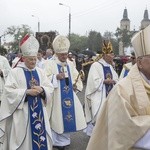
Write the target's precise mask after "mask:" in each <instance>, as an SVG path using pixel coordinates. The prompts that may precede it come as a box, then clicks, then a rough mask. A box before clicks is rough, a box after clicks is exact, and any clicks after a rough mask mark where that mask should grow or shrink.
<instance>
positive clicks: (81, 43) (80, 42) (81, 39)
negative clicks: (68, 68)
mask: <svg viewBox="0 0 150 150" xmlns="http://www.w3.org/2000/svg"><path fill="white" fill-rule="evenodd" d="M87 41H88V38H87V37H86V36H80V35H78V34H74V33H72V34H71V35H70V44H71V46H70V50H73V51H75V52H76V53H80V52H81V51H82V50H84V49H86V48H87Z"/></svg>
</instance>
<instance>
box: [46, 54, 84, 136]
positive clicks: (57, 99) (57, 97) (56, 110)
mask: <svg viewBox="0 0 150 150" xmlns="http://www.w3.org/2000/svg"><path fill="white" fill-rule="evenodd" d="M57 64H61V62H60V61H59V60H58V59H57V57H55V58H54V59H51V60H49V61H47V63H46V64H45V71H46V74H47V76H48V77H49V81H51V82H52V83H53V84H54V88H55V89H54V97H53V102H52V106H50V107H52V109H51V108H47V109H48V111H49V109H50V110H52V111H51V112H49V117H50V123H51V128H52V129H53V130H54V131H55V132H56V133H58V134H62V133H63V132H64V126H63V118H62V105H61V93H60V92H61V91H60V80H57V79H56V75H57V74H58V73H59V72H58V67H57ZM67 64H68V66H69V69H70V75H71V79H72V84H74V83H75V80H76V79H77V76H78V71H77V70H76V68H75V66H74V65H73V63H70V62H69V61H68V62H67ZM76 85H77V89H78V90H79V91H81V90H82V88H83V84H82V81H81V80H80V77H79V79H78V81H77V84H76ZM71 90H73V89H71ZM73 97H74V110H75V120H76V130H77V131H79V130H82V129H84V128H86V122H85V117H84V112H83V108H82V104H81V102H80V100H79V99H78V97H77V95H76V93H75V92H74V91H73ZM47 106H48V105H47ZM56 118H57V119H56Z"/></svg>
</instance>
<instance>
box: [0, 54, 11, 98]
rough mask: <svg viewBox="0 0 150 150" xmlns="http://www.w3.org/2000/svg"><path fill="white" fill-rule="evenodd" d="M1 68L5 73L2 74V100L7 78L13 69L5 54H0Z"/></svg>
mask: <svg viewBox="0 0 150 150" xmlns="http://www.w3.org/2000/svg"><path fill="white" fill-rule="evenodd" d="M0 70H1V71H2V73H3V77H1V76H0V101H1V100H2V94H3V90H4V84H5V80H6V77H7V76H8V73H9V71H10V70H11V67H10V65H9V62H8V60H7V59H6V58H5V57H4V56H1V55H0Z"/></svg>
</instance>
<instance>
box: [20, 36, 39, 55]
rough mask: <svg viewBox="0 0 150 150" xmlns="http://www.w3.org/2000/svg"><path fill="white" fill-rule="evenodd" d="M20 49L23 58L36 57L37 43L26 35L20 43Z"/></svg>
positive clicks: (32, 37) (33, 38)
mask: <svg viewBox="0 0 150 150" xmlns="http://www.w3.org/2000/svg"><path fill="white" fill-rule="evenodd" d="M20 48H21V51H22V54H23V56H37V53H38V50H39V42H38V40H37V39H36V38H35V37H34V36H33V35H28V34H26V35H25V37H24V38H23V39H22V40H21V42H20Z"/></svg>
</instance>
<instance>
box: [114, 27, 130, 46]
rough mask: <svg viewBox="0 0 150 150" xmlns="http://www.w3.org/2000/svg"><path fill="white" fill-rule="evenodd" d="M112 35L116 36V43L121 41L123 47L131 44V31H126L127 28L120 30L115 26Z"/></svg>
mask: <svg viewBox="0 0 150 150" xmlns="http://www.w3.org/2000/svg"><path fill="white" fill-rule="evenodd" d="M114 35H115V36H116V37H117V39H118V43H119V42H120V41H122V42H123V46H124V47H128V46H130V45H131V37H132V35H133V32H131V31H128V30H127V29H124V30H121V29H120V28H117V29H116V33H115V34H114Z"/></svg>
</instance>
